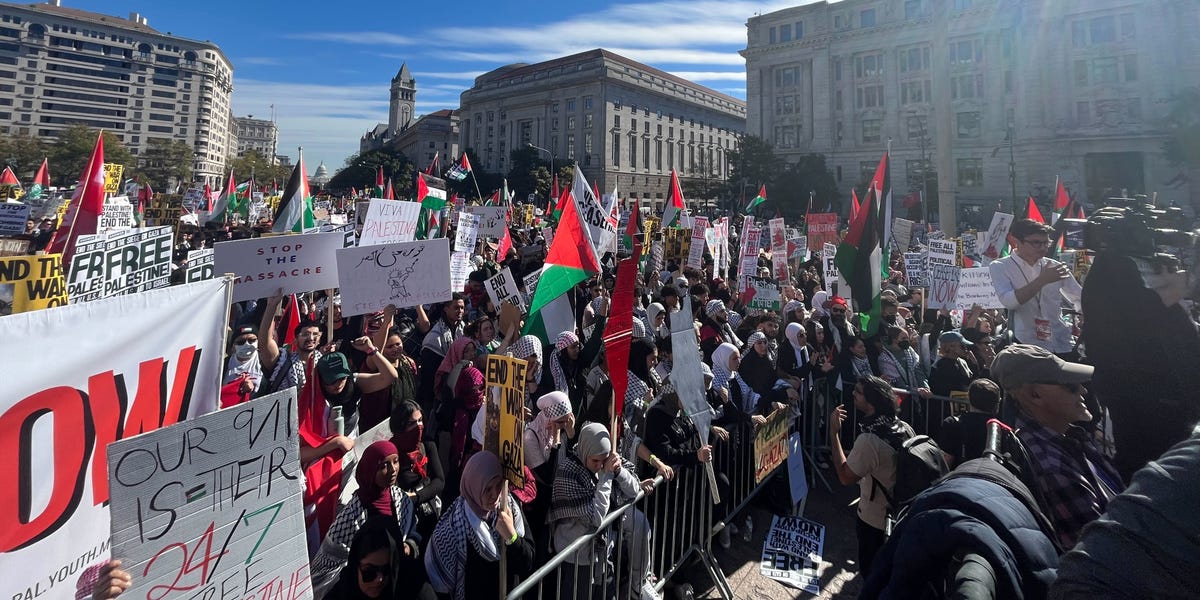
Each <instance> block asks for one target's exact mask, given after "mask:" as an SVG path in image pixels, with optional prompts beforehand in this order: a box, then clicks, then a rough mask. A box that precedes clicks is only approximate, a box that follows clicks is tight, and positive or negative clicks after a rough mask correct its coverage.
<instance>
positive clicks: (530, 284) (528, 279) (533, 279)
mask: <svg viewBox="0 0 1200 600" xmlns="http://www.w3.org/2000/svg"><path fill="white" fill-rule="evenodd" d="M541 278H542V270H541V269H538V270H536V271H533V272H532V273H526V274H525V277H522V278H521V285H524V286H525V293H526V294H528V295H529V296H533V291H534V290H536V289H537V284H538V281H539V280H541Z"/></svg>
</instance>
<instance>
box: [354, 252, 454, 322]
mask: <svg viewBox="0 0 1200 600" xmlns="http://www.w3.org/2000/svg"><path fill="white" fill-rule="evenodd" d="M448 264H450V241H449V240H448V239H446V238H438V239H435V240H417V241H415V242H405V243H403V244H385V245H383V246H359V247H357V248H344V249H342V250H338V251H337V272H338V284H339V285H338V287H340V288H341V291H342V314H343V315H346V316H353V315H361V314H366V313H372V312H376V311H380V310H383V309H384V307H386V306H387V305H389V304H395V305H396V306H397V307H398V308H404V307H407V306H416V305H418V304H429V303H431V302H444V301H446V300H449V299H450V291H451V289H452V288H451V286H450V283H451V282H450V271H449V270H447V269H446V265H448ZM330 287H333V286H330Z"/></svg>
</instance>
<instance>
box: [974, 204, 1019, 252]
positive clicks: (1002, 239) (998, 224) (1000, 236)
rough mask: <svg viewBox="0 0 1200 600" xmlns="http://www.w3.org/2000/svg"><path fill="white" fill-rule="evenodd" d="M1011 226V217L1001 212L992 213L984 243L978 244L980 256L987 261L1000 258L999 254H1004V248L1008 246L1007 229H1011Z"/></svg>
mask: <svg viewBox="0 0 1200 600" xmlns="http://www.w3.org/2000/svg"><path fill="white" fill-rule="evenodd" d="M1012 224H1013V216H1012V215H1010V214H1008V213H1002V212H995V213H992V224H991V225H988V229H987V236H986V237H985V240H984V242H983V243H982V244H980V248H981V249H980V251H979V254H980V256H982V257H983V258H984V259H985V260H987V261H993V260H996V259H997V258H1000V254H1001V253H1002V252H1004V248H1005V246H1007V245H1008V239H1007V238H1008V229H1009V227H1012Z"/></svg>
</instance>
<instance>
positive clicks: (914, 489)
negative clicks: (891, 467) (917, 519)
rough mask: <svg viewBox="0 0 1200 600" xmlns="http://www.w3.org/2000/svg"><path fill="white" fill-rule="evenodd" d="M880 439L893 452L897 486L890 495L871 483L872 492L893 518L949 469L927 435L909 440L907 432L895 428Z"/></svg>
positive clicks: (944, 459) (936, 446) (875, 481)
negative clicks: (876, 492) (879, 494)
mask: <svg viewBox="0 0 1200 600" xmlns="http://www.w3.org/2000/svg"><path fill="white" fill-rule="evenodd" d="M880 437H881V438H883V440H884V441H885V442H887V444H888V445H889V446H891V447H892V448H894V449H895V450H896V485H895V486H893V487H892V491H891V492H890V493H889V492H888V490H887V488H886V487H884V485H883V484H882V483H880V482H879V480H878V479H876V478H874V477H872V478H871V479H872V480H873V481H874V486H875V488H876V489H878V490H879V491H881V492H883V497H884V498H887V501H888V513H889V514H892V515H895V514H896V513H897V512H899V510H900V509H901V508H902V507H904V506H905V505H907V504H908V503H909V502H911V501H912V500H913V498H916V497H917V495H918V494H920V493H921V492H923V491H925V490H926V489H928V488H929V487H930V486H931V485H933V483H934V482H935V481H937V480H939V479H941V478H942V476H944V475H945V474H946V473H949V472H950V467H949V466H948V465H947V464H946V458H945V457H944V456H943V455H942V449H941V447H939V446H938V445H937V442H935V441H933V438H931V437H929V436H927V435H912V436H910V435H909V433H908V430H906V429H902V428H900V427H897V428H896V429H893V430H892V431H890V432H887V433H885V434H883V435H881V436H880ZM872 493H873V492H872Z"/></svg>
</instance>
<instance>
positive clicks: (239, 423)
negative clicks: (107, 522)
mask: <svg viewBox="0 0 1200 600" xmlns="http://www.w3.org/2000/svg"><path fill="white" fill-rule="evenodd" d="M297 427H298V426H297V418H296V389H295V388H288V389H286V390H284V391H281V392H278V393H275V394H271V395H269V396H264V397H262V398H259V399H257V400H252V401H250V402H248V403H245V404H240V405H237V406H235V407H231V408H229V409H227V410H221V411H217V412H214V413H210V414H207V415H204V416H200V417H196V418H194V419H191V420H188V421H184V422H182V423H177V424H175V425H172V426H170V427H164V428H162V429H157V430H155V431H151V432H149V433H145V434H142V435H139V436H136V437H132V438H129V439H125V440H120V441H116V442H113V443H111V444H109V445H108V454H107V456H108V485H109V490H110V491H111V494H112V505H111V507H110V510H111V512H112V549H113V555H114V556H118V557H120V558H121V562H122V565H121V568H123V569H127V570H128V571H129V572H131V573H135V574H136V575H135V576H134V577H133V585H132V586H131V587H130V588H129V589H128V590H126V591H125V592H124V594H123V595H125V596H128V597H129V598H147V599H153V598H159V597H165V596H167V595H170V591H171V590H173V591H175V592H176V593H183V592H185V590H186V595H187V596H188V597H196V598H205V597H208V596H213V597H220V596H222V595H231V596H236V597H239V598H243V597H247V598H248V597H252V596H254V595H255V594H258V593H268V594H270V593H272V592H268V590H282V592H281V594H282V596H283V597H286V598H296V599H304V598H312V582H311V577H310V575H309V570H308V550H307V547H308V546H307V543H306V541H305V525H304V505H303V502H302V500H301V497H300V494H301V492H300V486H301V470H300V444H299V432H298V429H297Z"/></svg>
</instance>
